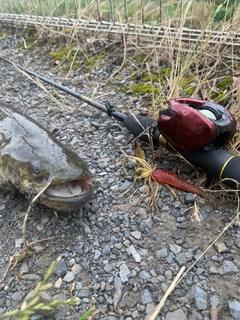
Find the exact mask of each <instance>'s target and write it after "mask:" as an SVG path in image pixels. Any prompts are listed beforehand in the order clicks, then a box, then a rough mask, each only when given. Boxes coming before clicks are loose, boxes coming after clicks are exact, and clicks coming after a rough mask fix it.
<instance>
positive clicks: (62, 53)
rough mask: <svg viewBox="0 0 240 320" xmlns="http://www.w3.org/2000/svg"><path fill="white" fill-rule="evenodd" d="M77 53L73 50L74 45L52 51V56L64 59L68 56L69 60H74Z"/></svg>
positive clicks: (56, 58)
mask: <svg viewBox="0 0 240 320" xmlns="http://www.w3.org/2000/svg"><path fill="white" fill-rule="evenodd" d="M74 55H75V53H74V52H73V47H64V48H62V49H61V50H58V51H54V52H52V53H51V57H52V58H53V59H55V60H60V61H61V60H63V59H64V58H66V57H68V61H72V59H73V58H74Z"/></svg>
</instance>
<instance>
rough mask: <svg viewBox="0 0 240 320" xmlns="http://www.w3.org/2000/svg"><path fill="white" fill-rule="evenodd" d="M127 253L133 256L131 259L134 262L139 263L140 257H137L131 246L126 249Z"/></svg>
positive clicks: (137, 254)
mask: <svg viewBox="0 0 240 320" xmlns="http://www.w3.org/2000/svg"><path fill="white" fill-rule="evenodd" d="M127 251H128V253H129V254H131V255H132V256H133V259H134V260H135V261H136V262H141V257H140V255H139V253H137V251H136V249H135V247H134V246H133V245H131V246H130V247H128V249H127Z"/></svg>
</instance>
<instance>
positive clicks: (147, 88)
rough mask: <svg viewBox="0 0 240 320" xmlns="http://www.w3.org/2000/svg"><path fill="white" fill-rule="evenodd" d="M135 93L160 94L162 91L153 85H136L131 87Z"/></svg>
mask: <svg viewBox="0 0 240 320" xmlns="http://www.w3.org/2000/svg"><path fill="white" fill-rule="evenodd" d="M129 89H130V90H132V92H134V93H139V94H145V93H154V94H160V89H159V88H156V87H154V86H153V85H152V84H151V83H136V84H133V85H132V86H130V87H129Z"/></svg>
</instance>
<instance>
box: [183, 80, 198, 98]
mask: <svg viewBox="0 0 240 320" xmlns="http://www.w3.org/2000/svg"><path fill="white" fill-rule="evenodd" d="M195 83H197V80H196V79H195V78H194V77H193V76H190V77H182V78H181V79H180V83H179V84H180V86H181V87H182V90H183V91H184V92H185V93H186V95H187V96H192V95H193V94H194V92H195V90H196V85H195Z"/></svg>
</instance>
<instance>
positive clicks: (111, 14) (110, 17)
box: [0, 0, 163, 23]
mask: <svg viewBox="0 0 240 320" xmlns="http://www.w3.org/2000/svg"><path fill="white" fill-rule="evenodd" d="M162 6H163V3H162V0H156V1H149V0H135V1H130V0H105V1H102V0H1V1H0V12H1V13H11V14H28V15H35V16H53V17H63V18H73V19H88V18H93V19H96V20H98V21H102V20H104V21H111V22H114V21H119V20H120V19H121V21H125V22H128V21H129V20H131V19H132V17H133V16H134V19H136V18H137V20H138V22H140V21H141V22H142V23H144V22H145V21H144V20H145V17H146V16H147V15H148V13H149V11H151V12H152V13H153V12H154V16H155V18H156V19H158V20H159V19H161V12H162Z"/></svg>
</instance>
